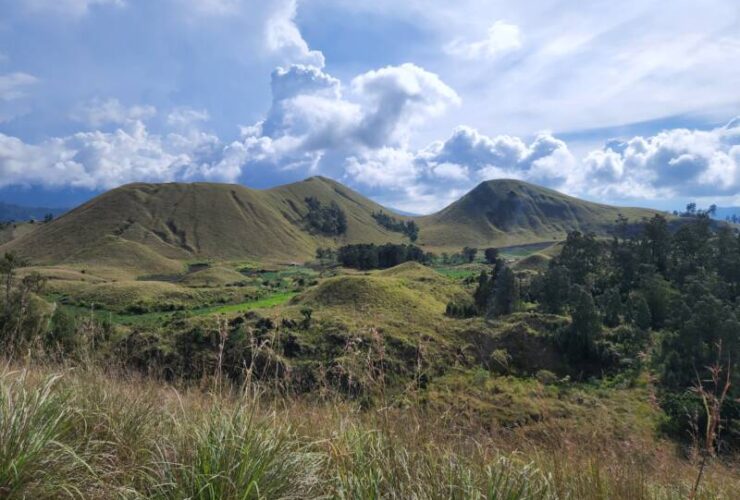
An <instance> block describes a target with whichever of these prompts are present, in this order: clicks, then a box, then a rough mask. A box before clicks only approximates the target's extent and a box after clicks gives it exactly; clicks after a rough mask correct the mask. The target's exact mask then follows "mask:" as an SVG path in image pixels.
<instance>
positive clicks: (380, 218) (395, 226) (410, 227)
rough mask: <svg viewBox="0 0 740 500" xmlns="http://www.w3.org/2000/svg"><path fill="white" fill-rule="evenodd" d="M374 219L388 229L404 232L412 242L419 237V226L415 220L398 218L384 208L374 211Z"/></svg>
mask: <svg viewBox="0 0 740 500" xmlns="http://www.w3.org/2000/svg"><path fill="white" fill-rule="evenodd" d="M373 219H375V220H376V221H377V223H378V224H380V225H381V226H383V227H384V228H386V229H389V230H391V231H394V232H396V233H403V234H404V235H406V236H407V237H408V239H409V240H410V241H411V242H412V243H413V242H415V241H416V240H417V239H418V238H419V226H418V225H417V224H416V222H414V221H413V220H409V221H402V220H398V219H396V218H395V217H392V216H390V215H388V214H386V213H385V212H383V211H382V210H381V211H380V212H373Z"/></svg>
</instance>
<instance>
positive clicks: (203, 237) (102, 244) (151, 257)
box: [3, 177, 403, 273]
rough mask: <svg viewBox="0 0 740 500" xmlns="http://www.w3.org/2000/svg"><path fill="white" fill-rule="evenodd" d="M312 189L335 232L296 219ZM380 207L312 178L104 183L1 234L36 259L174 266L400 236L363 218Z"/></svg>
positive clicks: (281, 255) (295, 255) (304, 252)
mask: <svg viewBox="0 0 740 500" xmlns="http://www.w3.org/2000/svg"><path fill="white" fill-rule="evenodd" d="M307 197H313V198H316V199H317V200H319V201H320V202H321V203H322V204H328V203H330V202H331V201H334V202H336V203H337V204H338V205H339V206H340V208H341V209H342V210H343V211H344V212H345V214H346V215H347V231H346V233H345V234H344V235H341V236H340V237H337V238H330V237H327V236H324V235H321V234H316V233H315V232H314V231H312V229H311V228H310V227H308V226H307V224H306V223H305V216H306V214H307V213H308V207H307V203H306V201H305V199H306V198H307ZM381 208H382V207H381V206H380V205H378V204H376V203H374V202H372V201H370V200H368V199H366V198H364V197H362V196H360V195H359V194H357V193H355V192H353V191H351V190H350V189H348V188H346V187H344V186H342V185H341V184H339V183H336V182H334V181H331V180H328V179H325V178H321V177H312V178H310V179H307V180H305V181H303V182H298V183H294V184H290V185H286V186H279V187H277V188H274V189H269V190H254V189H249V188H246V187H244V186H240V185H231V184H209V183H194V184H130V185H127V186H123V187H120V188H117V189H114V190H112V191H109V192H107V193H105V194H103V195H101V196H99V197H97V198H95V199H93V200H91V201H89V202H87V203H85V204H84V205H82V206H80V207H78V208H76V209H74V210H72V211H71V212H68V213H66V214H64V215H63V216H62V217H60V218H58V219H56V220H54V221H53V222H51V223H49V224H45V225H44V226H43V227H40V228H38V230H37V231H34V232H33V233H31V234H28V235H26V236H25V237H22V238H16V239H14V240H13V241H11V242H9V243H8V244H7V245H6V246H5V247H4V248H3V250H16V251H18V252H19V253H21V254H23V255H25V256H26V257H28V258H30V259H31V260H33V261H34V262H35V263H39V264H58V263H80V262H83V263H91V264H94V265H101V266H117V267H124V268H131V269H133V270H140V271H142V272H149V273H152V272H157V271H159V272H177V270H179V268H180V267H181V266H182V265H181V264H180V262H183V261H193V260H202V259H211V260H239V259H252V258H259V259H267V260H276V261H292V260H305V259H307V258H310V257H311V256H312V255H313V254H314V252H315V250H316V248H317V247H319V246H335V245H341V244H345V243H349V242H351V243H359V242H367V243H370V242H375V243H382V242H387V241H394V242H400V241H402V240H403V237H402V235H400V234H398V233H394V232H391V231H388V230H387V229H385V228H383V227H381V226H380V225H379V224H377V222H376V221H375V220H374V219H373V218H372V213H373V212H374V211H378V210H380V209H381Z"/></svg>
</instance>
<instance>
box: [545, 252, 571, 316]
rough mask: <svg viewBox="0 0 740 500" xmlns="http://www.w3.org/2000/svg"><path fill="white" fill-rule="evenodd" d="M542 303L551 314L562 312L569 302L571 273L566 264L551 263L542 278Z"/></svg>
mask: <svg viewBox="0 0 740 500" xmlns="http://www.w3.org/2000/svg"><path fill="white" fill-rule="evenodd" d="M540 287H541V291H540V305H541V306H542V309H543V310H544V311H545V312H547V313H550V314H561V313H562V312H563V309H564V308H565V306H566V304H567V302H568V296H569V293H570V274H569V272H568V269H567V268H566V267H565V266H561V265H557V264H555V265H550V268H549V269H548V270H547V272H546V273H545V274H544V276H543V277H542V278H541V279H540Z"/></svg>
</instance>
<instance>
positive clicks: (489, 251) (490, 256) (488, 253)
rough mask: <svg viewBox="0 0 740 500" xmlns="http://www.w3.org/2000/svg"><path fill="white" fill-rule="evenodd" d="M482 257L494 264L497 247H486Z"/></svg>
mask: <svg viewBox="0 0 740 500" xmlns="http://www.w3.org/2000/svg"><path fill="white" fill-rule="evenodd" d="M483 257H484V258H485V259H486V262H487V263H488V264H495V263H496V261H498V258H499V252H498V248H493V247H488V248H486V249H485V250H484V251H483Z"/></svg>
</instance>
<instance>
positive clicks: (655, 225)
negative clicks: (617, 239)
mask: <svg viewBox="0 0 740 500" xmlns="http://www.w3.org/2000/svg"><path fill="white" fill-rule="evenodd" d="M641 246H642V250H643V261H647V262H649V263H651V264H653V265H654V266H655V268H656V269H657V270H658V271H659V272H660V273H662V274H665V273H666V271H667V269H668V254H669V252H670V248H671V233H670V231H669V230H668V221H667V220H666V218H665V217H663V216H662V215H660V214H655V215H654V216H653V217H652V218H651V219H650V220H648V221H647V222H646V223H645V225H644V227H643V234H642V241H641Z"/></svg>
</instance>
